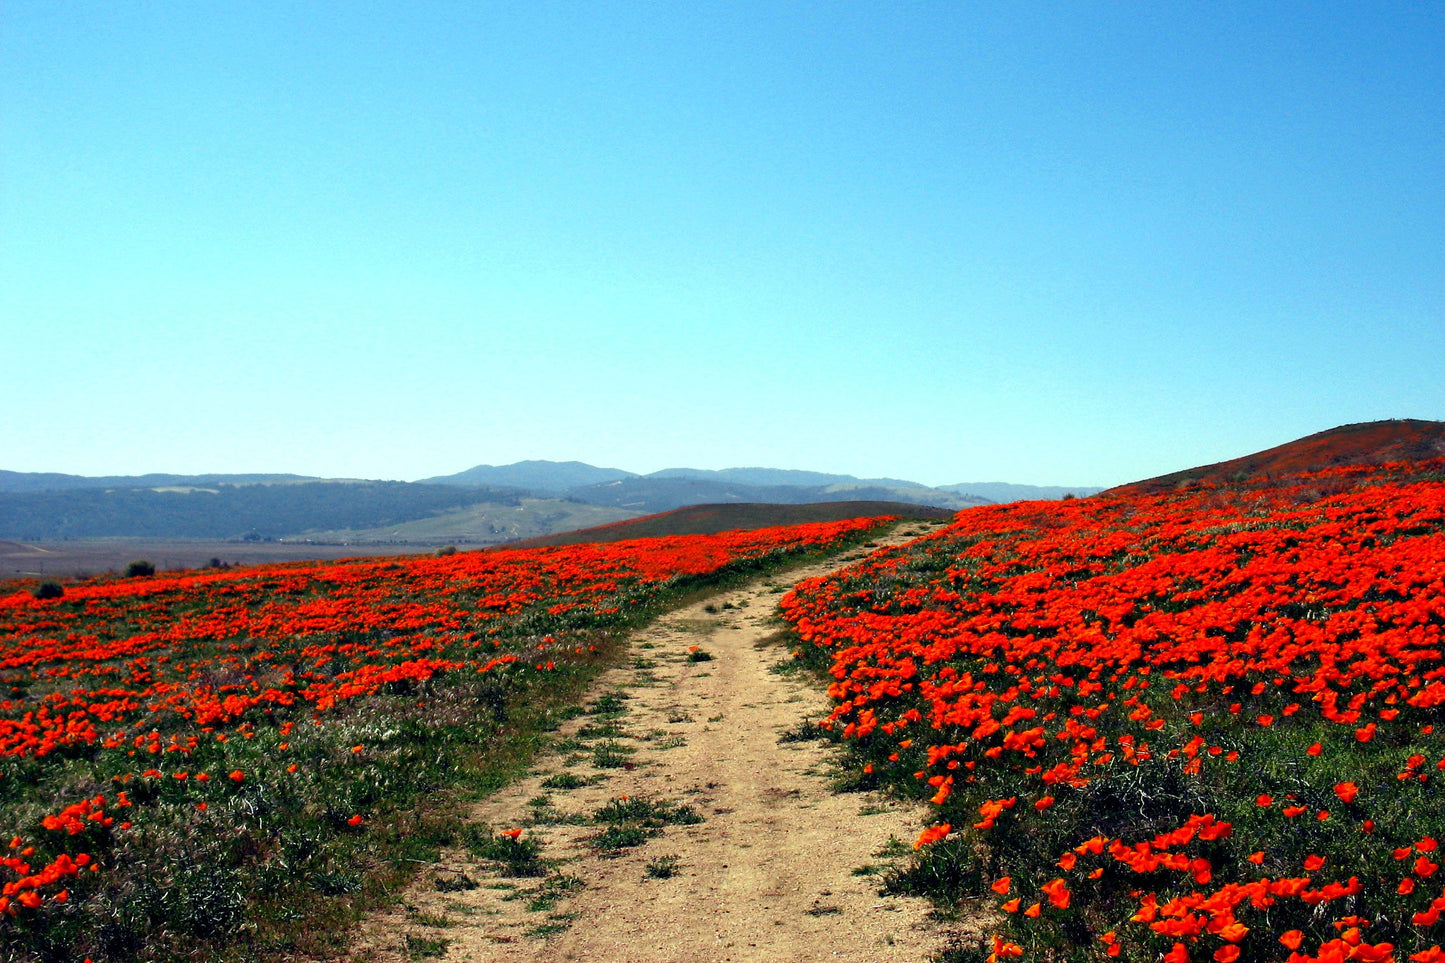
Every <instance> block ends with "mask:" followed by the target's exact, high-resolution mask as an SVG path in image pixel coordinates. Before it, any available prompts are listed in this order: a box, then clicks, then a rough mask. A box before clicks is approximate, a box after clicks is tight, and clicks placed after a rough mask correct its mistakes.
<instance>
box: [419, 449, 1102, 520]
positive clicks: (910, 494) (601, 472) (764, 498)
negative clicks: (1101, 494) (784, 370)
mask: <svg viewBox="0 0 1445 963" xmlns="http://www.w3.org/2000/svg"><path fill="white" fill-rule="evenodd" d="M422 481H423V482H424V483H427V484H439V485H476V484H486V485H500V486H510V487H515V488H524V489H528V490H530V491H535V492H548V493H551V494H557V495H563V496H565V497H567V498H575V499H577V500H579V501H584V502H587V503H589V504H594V505H613V506H616V507H620V508H633V509H637V510H639V511H645V512H660V511H670V510H671V509H674V508H681V507H683V506H686V505H699V504H713V503H728V502H768V503H777V504H803V503H807V502H827V501H858V500H866V501H900V502H909V503H912V504H915V505H933V506H936V507H939V508H952V509H960V508H968V507H971V506H973V505H982V504H987V503H990V502H1011V501H1020V500H1023V499H1054V498H1062V497H1063V496H1064V495H1065V494H1074V495H1092V494H1093V493H1094V492H1097V491H1100V489H1099V488H1096V487H1090V486H1087V485H1076V486H1072V487H1070V486H1062V485H1054V486H1043V485H1015V484H1009V483H1006V482H963V483H960V484H957V485H942V486H938V487H930V486H928V485H924V484H921V483H919V482H914V481H907V480H905V479H901V478H858V477H856V476H853V475H835V474H828V473H826V472H816V471H797V470H791V469H782V468H723V469H719V470H710V469H702V468H664V469H662V470H661V471H655V472H652V473H651V474H648V475H639V474H637V473H636V472H630V471H624V470H623V469H620V468H597V467H595V466H593V465H588V464H585V463H583V462H578V461H565V462H556V461H519V462H517V463H515V464H512V465H478V466H476V467H475V468H469V469H467V470H466V471H463V472H458V473H456V474H455V475H438V476H436V477H434V478H425V479H422Z"/></svg>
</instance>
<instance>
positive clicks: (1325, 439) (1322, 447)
mask: <svg viewBox="0 0 1445 963" xmlns="http://www.w3.org/2000/svg"><path fill="white" fill-rule="evenodd" d="M1442 457H1445V422H1441V421H1419V420H1416V419H1413V418H1401V419H1393V420H1390V421H1368V422H1362V423H1360V424H1353V425H1341V426H1339V427H1338V428H1331V429H1329V430H1328V431H1321V432H1317V433H1316V434H1313V435H1307V436H1306V437H1304V438H1299V439H1296V440H1295V441H1291V442H1286V443H1285V444H1283V445H1277V446H1276V447H1274V448H1267V449H1265V450H1264V451H1259V452H1255V453H1254V454H1252V455H1244V456H1242V457H1240V458H1231V459H1230V460H1228V461H1221V462H1215V463H1214V464H1212V465H1201V466H1199V467H1197V468H1186V469H1184V470H1183V471H1176V472H1170V473H1169V474H1167V475H1159V476H1157V477H1155V478H1146V479H1144V480H1143V481H1137V482H1131V483H1129V484H1127V485H1120V486H1118V487H1116V488H1111V489H1109V490H1108V491H1107V492H1106V493H1105V494H1109V495H1116V494H1117V495H1127V494H1138V493H1147V492H1162V491H1169V490H1171V489H1175V488H1184V487H1187V486H1190V485H1218V484H1227V483H1230V482H1235V481H1241V480H1244V479H1246V478H1261V477H1262V478H1269V477H1270V476H1274V475H1284V474H1290V473H1293V472H1305V471H1318V470H1320V469H1324V468H1331V467H1335V466H1339V465H1380V464H1384V463H1386V462H1391V461H1415V460H1423V459H1428V458H1442Z"/></svg>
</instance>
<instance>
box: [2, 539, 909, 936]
mask: <svg viewBox="0 0 1445 963" xmlns="http://www.w3.org/2000/svg"><path fill="white" fill-rule="evenodd" d="M882 521H883V520H880V519H860V520H854V521H844V522H828V523H818V524H809V525H799V526H789V527H777V528H768V529H760V530H756V531H737V532H725V533H722V534H718V535H700V536H678V537H668V538H649V539H639V540H634V541H629V542H613V543H607V544H586V545H573V546H562V547H555V548H539V549H527V550H497V551H488V552H471V553H454V554H447V555H440V556H435V557H415V556H413V557H405V558H388V559H357V560H350V561H342V562H325V563H303V564H287V565H270V566H257V567H250V568H237V569H226V570H220V571H209V570H208V571H203V572H187V573H181V574H168V575H158V576H154V577H147V578H132V579H107V580H97V581H93V582H90V583H82V584H77V585H72V586H67V587H66V589H65V591H64V593H63V595H62V596H61V597H58V598H44V599H40V598H36V597H35V596H34V595H32V594H31V592H29V591H26V590H25V589H26V586H14V587H13V588H12V590H11V591H10V592H9V593H8V594H4V595H0V800H3V802H4V806H3V808H0V812H3V813H4V822H5V823H7V824H8V825H4V826H0V829H3V830H4V831H6V832H7V833H10V834H11V835H10V836H7V837H0V840H3V839H5V838H8V839H9V840H10V842H9V844H8V846H4V847H0V943H3V944H5V945H7V946H15V947H21V948H23V949H24V951H25V952H26V953H28V954H29V955H30V956H32V957H34V958H45V959H50V958H54V959H69V958H72V957H74V958H76V959H81V958H84V957H87V956H88V957H91V958H93V959H94V960H96V961H100V960H112V959H113V960H120V959H130V958H134V957H135V956H136V955H137V954H138V953H139V952H140V950H141V949H142V948H145V949H146V952H155V947H156V946H158V945H159V944H158V943H157V941H158V940H170V941H172V942H174V943H175V945H176V946H182V945H187V946H192V947H194V946H199V945H207V946H210V947H211V948H212V949H211V950H208V951H207V953H208V954H209V958H220V956H221V955H222V954H224V953H226V952H233V951H234V952H240V953H241V955H242V956H244V955H245V953H244V952H243V951H242V950H241V949H239V948H240V947H243V945H244V940H238V939H237V937H236V934H238V933H241V932H243V930H244V931H246V932H250V930H249V929H246V921H247V920H248V918H250V917H251V916H253V915H254V913H255V912H256V907H258V906H262V907H266V906H272V905H273V904H280V903H284V902H286V901H288V900H289V901H290V902H292V903H295V902H297V901H298V900H306V899H309V898H310V897H311V896H314V895H316V894H320V895H328V896H346V895H348V894H350V893H353V892H358V891H359V890H360V888H361V887H362V886H363V885H364V884H365V878H364V874H363V873H362V872H361V867H360V866H359V865H358V864H363V863H365V862H366V861H367V860H373V861H374V860H375V859H376V858H377V857H376V856H375V853H376V852H377V850H376V848H375V846H376V845H379V843H377V842H376V840H377V839H378V838H380V837H384V836H388V835H390V836H391V837H404V836H405V835H406V834H408V833H410V832H414V831H416V827H414V826H409V825H408V823H407V820H409V819H412V818H414V813H413V812H412V811H411V809H410V808H409V807H410V802H409V801H410V800H414V799H416V798H417V797H418V796H420V795H424V794H429V793H437V792H440V791H444V790H447V789H448V787H450V786H451V785H452V784H453V783H455V782H456V780H457V779H458V774H459V773H460V772H462V771H463V770H464V769H465V768H466V767H467V766H468V765H470V764H472V763H471V760H473V759H474V758H475V757H476V756H477V754H478V753H481V752H484V751H485V750H486V746H487V745H488V743H489V742H490V741H491V740H493V737H494V734H495V733H497V732H498V731H500V730H502V729H503V728H504V727H505V726H506V725H507V724H508V723H509V721H510V720H511V718H512V714H513V713H514V712H516V711H519V710H518V708H517V707H518V706H522V705H524V704H525V702H526V701H528V699H529V697H528V695H527V694H528V693H531V692H536V691H540V690H539V689H538V687H542V688H544V689H546V688H553V689H555V688H557V687H563V688H566V687H568V686H573V687H575V686H577V685H579V684H581V682H580V681H579V680H581V681H585V679H586V678H588V677H589V676H588V675H587V673H588V672H589V671H590V670H591V667H592V666H594V665H595V664H596V663H597V662H598V660H599V659H600V658H602V655H601V654H600V653H599V651H598V649H599V646H602V645H603V644H604V642H605V640H606V639H607V638H608V637H609V636H608V633H609V632H616V631H619V630H621V629H624V628H626V627H627V626H629V625H632V624H635V623H636V621H637V620H638V619H639V618H640V617H642V616H644V615H646V614H647V613H649V612H654V611H656V604H657V603H660V602H665V601H666V600H667V599H668V598H670V597H674V596H676V595H677V594H678V593H679V592H681V591H684V590H686V589H688V588H689V587H691V586H693V585H696V584H699V583H700V581H701V580H703V579H707V578H712V577H716V576H717V575H719V574H720V573H722V572H724V571H728V570H736V569H749V568H754V567H762V566H765V565H770V564H773V563H775V562H777V561H780V560H782V559H784V558H786V557H788V556H789V555H791V554H796V553H798V552H802V551H807V550H811V549H818V548H822V547H825V546H829V545H832V544H835V543H839V542H840V541H842V540H844V539H850V538H858V537H862V536H863V533H865V532H867V531H869V530H871V529H872V528H874V527H876V526H877V525H879V524H880V523H881V522H882ZM567 691H571V690H570V689H569V690H567ZM373 833H374V834H377V835H368V834H373ZM338 841H340V842H339V843H338ZM348 854H349V855H348ZM275 912H276V913H277V914H279V915H282V916H285V914H286V913H290V914H291V916H295V917H296V918H297V919H300V918H302V916H299V915H297V914H296V912H295V911H294V909H293V910H275ZM285 918H288V919H289V918H291V917H290V916H286V917H285ZM206 941H210V942H209V943H207V942H206ZM77 948H79V949H80V950H83V951H82V952H79V953H78V955H77ZM187 952H191V950H187Z"/></svg>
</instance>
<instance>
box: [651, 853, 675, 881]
mask: <svg viewBox="0 0 1445 963" xmlns="http://www.w3.org/2000/svg"><path fill="white" fill-rule="evenodd" d="M680 869H681V860H680V859H679V858H678V857H676V856H658V857H656V858H655V859H650V860H648V861H647V866H646V868H645V869H644V870H643V873H644V875H645V876H646V877H647V878H648V879H672V878H673V877H674V876H676V875H677V874H678V872H679V871H680Z"/></svg>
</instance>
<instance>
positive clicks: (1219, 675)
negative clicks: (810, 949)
mask: <svg viewBox="0 0 1445 963" xmlns="http://www.w3.org/2000/svg"><path fill="white" fill-rule="evenodd" d="M1442 479H1445V463H1441V462H1438V461H1437V462H1431V463H1424V464H1396V465H1387V466H1383V467H1376V468H1364V467H1355V468H1342V469H1336V470H1331V471H1325V472H1319V473H1314V474H1309V475H1300V476H1293V477H1289V478H1282V479H1265V480H1256V481H1253V482H1242V483H1239V484H1235V485H1229V486H1220V487H1194V488H1189V489H1184V490H1180V491H1176V492H1173V493H1170V494H1163V495H1150V496H1113V497H1110V496H1102V497H1096V498H1090V499H1079V500H1069V501H1063V502H1047V503H1044V502H1033V503H1022V504H1016V505H1007V506H998V507H986V508H980V509H971V510H968V511H965V512H963V513H961V514H960V515H959V516H957V519H956V520H955V522H954V524H953V525H952V526H950V527H949V528H948V529H946V530H944V531H942V532H940V533H938V534H936V535H935V536H933V537H930V538H928V539H924V540H921V541H919V542H915V543H913V544H911V545H909V546H906V547H905V548H902V549H899V550H894V551H890V552H885V553H880V554H879V555H876V556H874V557H872V558H871V559H869V560H867V561H865V562H863V563H859V564H858V565H856V566H854V567H852V568H850V569H847V570H844V571H842V572H839V573H835V574H834V575H832V576H829V577H827V578H823V579H818V580H815V581H812V582H809V583H804V584H803V585H802V586H800V587H799V589H798V590H797V592H796V593H794V594H792V595H789V596H788V597H786V598H785V599H784V601H783V605H784V609H785V612H786V614H787V617H788V618H789V619H790V620H791V621H792V623H793V624H794V626H795V628H796V630H797V632H798V634H799V635H800V637H801V640H802V642H803V643H804V644H803V645H802V646H801V648H800V654H801V655H802V656H803V657H804V658H807V659H810V660H813V661H814V662H815V663H816V664H818V665H819V666H821V667H826V669H827V670H828V671H829V672H831V674H832V677H833V680H834V681H833V683H832V685H831V688H830V694H831V695H832V697H833V699H834V703H835V705H834V710H833V712H832V714H831V715H830V716H829V717H828V719H827V720H825V722H824V725H825V727H831V728H832V730H833V731H834V732H835V734H836V735H837V736H839V737H840V738H842V739H843V740H845V742H846V743H847V744H848V746H849V748H850V752H851V754H852V756H853V758H854V760H855V762H856V763H857V766H858V771H859V779H860V781H861V782H863V783H864V784H885V785H890V786H893V787H895V788H897V789H899V790H901V791H904V792H907V793H910V794H914V795H917V796H918V797H919V798H921V799H925V800H927V801H928V803H929V804H930V805H931V806H932V807H933V809H934V812H935V813H936V816H935V818H934V819H933V820H932V824H931V825H930V826H929V827H928V828H925V829H924V831H923V832H922V833H921V834H920V835H919V837H918V844H919V860H918V864H917V865H916V866H915V867H913V868H912V869H911V870H910V871H908V872H905V873H904V874H902V876H900V877H899V878H898V879H896V880H895V881H894V885H896V886H899V887H901V888H912V889H914V890H925V891H928V892H931V893H932V894H933V895H935V896H937V897H939V898H942V899H945V900H948V901H958V900H972V901H975V902H974V903H973V904H972V905H975V906H988V907H992V909H990V910H989V911H988V912H990V914H991V915H994V916H995V917H996V918H997V919H998V920H999V923H998V927H997V940H996V941H995V942H994V943H992V944H990V945H988V946H985V948H984V949H985V951H987V952H991V953H992V955H993V957H994V958H995V959H1002V958H1008V957H1012V956H1018V955H1022V956H1024V957H1028V958H1047V959H1064V958H1069V959H1088V958H1093V957H1102V956H1119V957H1122V958H1126V959H1138V960H1145V959H1147V960H1157V959H1170V960H1185V959H1192V960H1209V959H1213V960H1218V961H1223V963H1232V961H1234V960H1290V961H1294V963H1301V961H1304V960H1313V959H1323V960H1345V959H1354V960H1387V959H1401V960H1403V959H1406V958H1409V959H1413V960H1427V959H1435V958H1437V957H1439V956H1440V955H1441V951H1440V950H1439V949H1438V947H1439V945H1440V944H1442V943H1445V927H1441V928H1438V929H1437V925H1436V924H1437V922H1438V920H1439V917H1440V915H1441V913H1442V911H1445V890H1442V888H1441V887H1442V885H1445V873H1442V872H1441V871H1440V865H1439V864H1440V862H1441V860H1440V859H1439V858H1438V851H1437V843H1436V840H1437V839H1439V838H1445V836H1442V834H1445V811H1442V807H1441V806H1440V804H1439V802H1438V797H1437V795H1436V788H1437V784H1438V782H1439V780H1440V779H1442V778H1445V772H1442V770H1445V739H1442V735H1445V734H1442V733H1440V732H1437V727H1438V726H1439V725H1441V723H1442V721H1445V720H1442V719H1441V706H1442V704H1445V658H1442V651H1445V638H1442V631H1445V480H1442ZM865 767H867V768H866V771H865ZM1005 880H1006V881H1007V884H1006V885H1001V881H1005Z"/></svg>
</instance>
